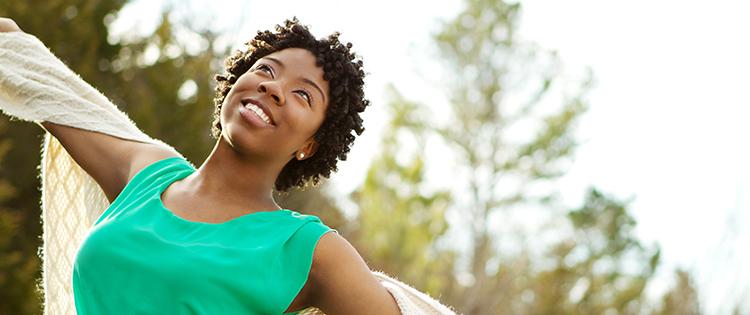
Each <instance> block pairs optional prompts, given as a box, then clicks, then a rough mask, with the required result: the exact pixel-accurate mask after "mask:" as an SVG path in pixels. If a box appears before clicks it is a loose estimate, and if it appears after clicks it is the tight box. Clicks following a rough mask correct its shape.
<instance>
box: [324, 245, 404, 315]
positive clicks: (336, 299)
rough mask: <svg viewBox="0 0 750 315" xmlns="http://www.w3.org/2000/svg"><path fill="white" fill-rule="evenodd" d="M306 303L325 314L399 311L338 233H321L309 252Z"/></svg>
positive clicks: (357, 254) (395, 312)
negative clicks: (308, 284) (307, 301)
mask: <svg viewBox="0 0 750 315" xmlns="http://www.w3.org/2000/svg"><path fill="white" fill-rule="evenodd" d="M310 279H311V280H312V281H313V286H314V287H315V290H312V291H313V293H312V294H311V297H310V303H311V304H312V305H313V306H315V307H317V308H319V309H321V310H322V311H324V312H325V313H326V314H354V313H357V314H365V313H363V312H368V313H367V314H370V313H369V312H371V314H399V311H398V306H397V305H396V302H395V300H393V297H392V296H391V295H390V294H389V293H388V291H387V290H386V289H385V288H384V287H383V286H382V285H381V284H380V282H379V281H378V280H377V278H375V276H374V275H373V274H372V271H371V270H370V268H369V267H368V266H367V263H365V261H364V259H363V258H362V256H360V255H359V253H358V252H357V250H356V249H355V248H354V246H352V244H351V243H349V241H347V240H346V239H345V238H344V237H342V236H341V235H339V234H338V233H326V234H324V235H323V236H321V238H320V240H319V241H318V244H317V245H316V247H315V252H314V254H313V264H312V267H311V269H310Z"/></svg>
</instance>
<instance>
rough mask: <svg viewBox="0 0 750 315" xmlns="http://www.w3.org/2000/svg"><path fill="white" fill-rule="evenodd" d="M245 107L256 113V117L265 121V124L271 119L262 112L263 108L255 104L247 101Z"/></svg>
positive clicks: (269, 122)
mask: <svg viewBox="0 0 750 315" xmlns="http://www.w3.org/2000/svg"><path fill="white" fill-rule="evenodd" d="M245 108H247V109H249V110H251V111H253V113H255V114H256V115H258V117H260V119H263V121H265V122H266V123H267V124H271V119H269V118H268V116H266V113H264V112H263V110H262V109H260V107H258V106H256V105H255V104H252V103H248V104H245Z"/></svg>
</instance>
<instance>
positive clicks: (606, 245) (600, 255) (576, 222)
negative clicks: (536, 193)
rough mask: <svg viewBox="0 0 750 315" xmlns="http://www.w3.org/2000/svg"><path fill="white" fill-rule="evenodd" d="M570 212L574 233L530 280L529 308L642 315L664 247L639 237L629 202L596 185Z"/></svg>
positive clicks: (533, 311)
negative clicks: (654, 246) (649, 246)
mask: <svg viewBox="0 0 750 315" xmlns="http://www.w3.org/2000/svg"><path fill="white" fill-rule="evenodd" d="M568 217H569V221H570V223H571V224H572V231H573V233H572V234H571V235H570V236H569V237H564V238H562V239H561V240H560V241H559V242H557V244H554V245H553V246H552V248H551V250H550V252H549V253H548V254H547V255H546V256H547V257H548V259H550V260H551V262H552V263H551V267H550V268H544V269H542V270H540V271H539V272H538V273H536V274H535V275H534V277H533V278H532V279H531V281H532V282H533V284H532V286H531V289H532V291H531V292H533V297H534V298H533V301H534V303H530V304H528V307H529V308H530V311H529V313H530V314H550V313H555V314H605V313H608V312H609V313H611V312H614V313H616V314H642V313H643V309H647V308H644V306H646V305H647V304H648V301H647V300H646V296H645V294H644V289H645V287H646V284H647V283H648V281H649V280H650V279H651V278H652V276H653V274H654V271H655V270H656V267H657V265H658V263H659V255H660V251H659V250H658V249H653V250H649V249H646V248H644V247H643V246H642V245H641V243H640V242H639V241H638V240H637V239H636V238H635V236H634V233H633V229H634V227H635V220H634V219H633V218H632V217H631V216H630V215H629V214H628V212H627V209H626V207H625V204H624V203H622V202H619V201H616V200H613V199H611V198H609V197H607V196H604V195H603V194H602V193H601V192H599V191H597V190H596V189H592V190H590V191H589V193H588V195H587V196H586V200H585V202H584V205H583V206H582V207H580V208H579V209H576V210H573V211H571V212H569V214H568Z"/></svg>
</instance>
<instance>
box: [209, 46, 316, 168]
mask: <svg viewBox="0 0 750 315" xmlns="http://www.w3.org/2000/svg"><path fill="white" fill-rule="evenodd" d="M328 89H329V86H328V81H326V80H324V79H323V69H322V68H320V67H317V66H316V65H315V56H314V55H313V54H312V53H310V52H309V51H307V50H306V49H302V48H287V49H283V50H280V51H277V52H274V53H271V54H269V55H267V56H265V57H263V58H260V59H259V60H258V61H257V62H256V63H255V64H254V65H253V66H252V67H251V68H250V69H249V70H248V71H247V72H245V73H244V74H243V75H242V76H240V77H239V78H238V79H237V81H236V82H235V83H234V85H233V86H232V88H231V89H230V90H229V93H228V94H227V96H226V97H225V98H224V103H223V105H222V108H221V118H220V119H221V126H222V131H221V134H222V138H224V139H225V140H226V141H227V142H228V143H229V144H230V145H231V146H232V147H233V148H234V150H235V151H237V152H238V153H240V154H241V155H248V154H250V155H253V156H261V157H263V158H266V159H271V160H279V159H282V160H283V164H286V162H288V161H289V160H290V159H291V158H292V157H293V156H295V155H296V153H297V152H305V159H306V158H308V157H309V156H310V155H311V154H312V153H314V151H315V149H316V148H317V147H316V146H317V144H316V143H315V140H314V139H313V138H312V137H313V135H314V134H315V132H316V131H317V130H318V128H319V127H320V125H321V124H322V123H323V120H324V118H325V113H326V109H327V108H328ZM258 110H262V111H263V113H262V114H261V115H258V114H256V113H255V112H256V111H258ZM268 121H270V123H269V122H268Z"/></svg>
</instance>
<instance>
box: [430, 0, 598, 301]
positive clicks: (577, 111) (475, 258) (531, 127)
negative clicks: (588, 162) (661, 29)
mask: <svg viewBox="0 0 750 315" xmlns="http://www.w3.org/2000/svg"><path fill="white" fill-rule="evenodd" d="M519 13H520V4H518V3H514V4H509V3H506V2H505V1H499V0H467V1H466V2H465V7H464V10H463V11H462V12H461V13H459V14H458V15H457V16H456V17H455V18H454V19H452V20H450V21H448V22H447V23H445V24H444V25H443V26H442V28H441V30H440V31H439V32H438V33H437V34H436V35H435V41H436V44H437V48H438V51H439V53H440V57H441V59H440V61H441V62H442V63H443V65H444V68H445V71H446V72H447V73H448V74H449V75H446V76H445V78H444V81H443V82H442V83H443V86H442V87H444V90H445V91H446V94H447V95H446V96H447V99H448V100H449V104H450V108H449V112H450V115H449V117H450V119H449V120H448V121H447V123H445V124H442V125H438V124H435V123H430V124H426V123H424V124H422V125H423V126H425V127H426V128H427V129H428V130H429V131H432V132H433V133H435V134H437V135H439V136H440V138H441V139H442V140H443V141H444V142H445V143H446V144H447V145H448V146H449V147H450V148H451V149H452V150H453V153H454V154H455V156H456V160H457V161H458V165H455V167H454V169H453V170H452V172H454V173H456V174H466V175H465V179H466V181H465V183H464V185H463V186H461V188H464V189H462V190H459V191H460V192H461V193H462V194H466V195H467V196H470V198H467V200H465V201H462V202H461V203H460V204H454V207H453V209H456V211H460V212H461V213H462V214H461V216H460V217H461V218H462V219H463V220H461V222H455V223H456V224H460V225H461V226H462V227H464V228H465V230H466V231H467V232H468V234H469V235H470V240H471V241H470V243H471V248H470V249H469V253H468V257H467V259H466V263H465V265H466V266H468V268H467V272H468V274H466V275H465V276H464V277H463V278H464V279H465V280H466V281H462V282H461V283H463V284H462V285H460V286H456V287H454V290H457V291H456V292H453V293H451V294H450V295H451V296H454V297H456V299H455V300H452V302H453V303H454V304H455V305H456V306H457V307H459V308H460V309H462V310H464V311H465V312H467V313H470V314H494V312H495V310H496V308H495V306H493V305H494V303H487V301H492V300H496V298H497V296H498V290H499V289H500V287H494V286H499V285H501V283H498V282H496V281H495V280H493V278H496V277H497V275H498V274H499V273H502V271H500V270H498V269H497V268H494V267H496V265H495V266H492V265H493V264H494V263H493V262H494V261H498V260H502V259H504V257H501V255H500V253H499V250H498V249H499V243H497V237H498V235H495V234H494V232H493V231H492V229H491V228H490V225H489V223H490V222H491V221H492V220H491V219H492V218H493V217H498V216H500V215H501V214H502V213H503V212H504V211H507V210H510V209H513V208H514V207H519V206H529V205H534V204H537V205H540V204H541V205H543V204H546V203H548V202H550V201H551V200H553V197H554V194H555V193H556V191H555V189H554V188H549V187H553V186H552V185H549V186H548V188H544V186H543V184H544V183H549V182H550V181H551V180H554V179H555V178H557V177H559V176H560V175H562V174H563V172H564V169H565V165H566V164H565V162H567V161H568V160H569V159H570V158H571V157H572V153H573V150H574V148H575V146H576V142H575V140H574V137H573V127H574V125H575V123H576V121H577V119H578V118H579V117H580V115H581V114H582V113H584V112H585V110H586V109H587V105H586V104H585V103H584V100H583V96H584V94H585V92H586V91H587V90H588V89H589V86H590V84H591V79H590V77H589V78H586V80H584V81H583V82H582V83H581V86H580V88H579V90H578V91H573V92H572V93H571V94H572V96H565V97H564V99H561V100H560V101H558V102H553V103H557V104H554V105H555V106H557V107H550V106H543V105H545V103H544V102H543V101H544V100H545V98H549V97H552V96H550V95H552V93H551V92H552V89H551V88H552V87H553V83H554V82H555V81H556V80H558V79H559V77H560V73H559V71H558V68H559V63H560V62H559V60H558V58H557V56H556V53H554V52H548V51H545V50H543V49H541V48H539V47H537V46H535V45H533V44H531V43H527V42H524V41H521V40H518V39H517V38H516V32H517V30H518V26H519ZM564 92H565V93H570V91H564ZM549 103H550V102H547V103H546V104H549ZM422 116H423V117H429V116H427V115H422ZM519 130H520V131H519ZM519 134H526V135H533V136H531V137H528V138H524V137H522V136H519ZM458 209H460V210H458Z"/></svg>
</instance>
